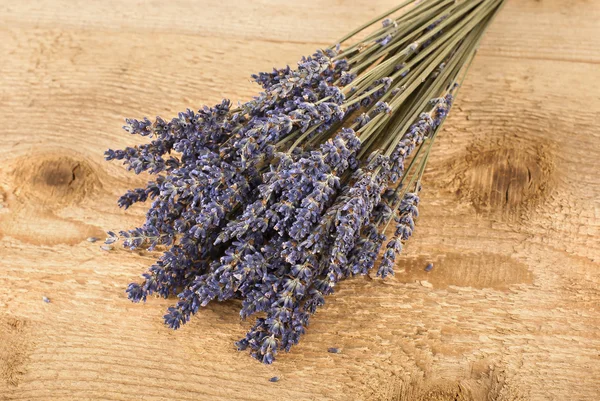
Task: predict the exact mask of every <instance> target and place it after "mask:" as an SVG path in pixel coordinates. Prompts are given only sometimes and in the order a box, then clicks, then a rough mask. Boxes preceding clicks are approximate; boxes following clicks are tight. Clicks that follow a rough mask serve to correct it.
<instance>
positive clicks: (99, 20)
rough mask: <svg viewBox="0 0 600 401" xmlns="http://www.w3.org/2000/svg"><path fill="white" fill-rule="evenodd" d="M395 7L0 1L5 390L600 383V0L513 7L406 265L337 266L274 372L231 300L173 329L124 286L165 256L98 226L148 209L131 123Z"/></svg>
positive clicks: (468, 92)
mask: <svg viewBox="0 0 600 401" xmlns="http://www.w3.org/2000/svg"><path fill="white" fill-rule="evenodd" d="M394 3H396V1H395V0H385V1H378V2H372V1H370V0H355V1H341V0H339V1H333V0H328V1H322V0H309V1H303V2H301V4H298V2H286V1H280V0H277V1H272V0H269V1H267V0H256V1H247V2H241V1H235V0H223V1H219V2H211V1H205V0H200V1H184V0H177V1H170V2H164V1H148V2H133V1H126V0H107V1H104V2H88V1H81V0H80V1H76V0H56V1H53V2H43V1H26V2H3V3H2V4H0V43H1V46H0V55H1V57H0V73H1V78H0V119H1V121H2V124H1V125H0V138H1V141H0V161H1V163H0V255H1V258H0V400H38V399H39V400H50V399H51V400H62V399H65V400H67V399H78V400H85V399H103V400H131V399H144V400H168V399H180V400H188V399H189V400H265V399H266V400H271V399H279V400H430V399H432V400H595V399H600V334H599V331H598V327H600V289H599V288H600V287H599V285H600V175H599V174H598V170H599V168H600V162H599V161H598V160H600V128H599V126H598V124H597V122H598V120H599V118H600V68H599V66H598V64H599V63H600V24H599V23H598V22H599V21H600V3H599V2H597V1H595V0H568V1H563V0H537V1H536V0H512V1H509V2H508V4H507V5H506V7H505V8H504V10H503V12H502V14H501V15H500V16H499V17H498V19H497V20H496V21H495V23H494V25H493V26H492V27H491V29H490V31H489V33H488V34H487V36H486V38H485V40H484V42H483V44H482V48H481V50H480V52H479V54H478V56H477V58H476V60H475V63H474V66H473V68H472V70H471V72H470V74H469V77H468V79H467V81H466V83H465V88H464V89H463V90H462V91H461V94H460V98H459V100H458V101H457V104H456V107H454V108H453V111H452V114H451V116H450V118H449V121H448V122H447V124H446V126H445V129H444V132H443V133H442V135H441V136H440V138H439V143H438V144H437V145H436V146H435V148H434V153H433V155H432V161H431V164H430V167H429V168H428V170H427V172H426V178H425V188H424V193H423V202H422V205H423V206H422V209H421V218H420V220H419V222H418V228H417V231H416V233H415V236H414V237H413V239H412V240H411V243H410V244H409V246H408V247H407V248H406V254H405V256H404V257H403V258H402V260H401V261H400V262H399V266H398V270H399V272H398V273H397V275H396V276H395V277H394V278H392V279H389V280H386V281H380V280H377V279H372V278H369V277H366V278H358V279H352V280H348V281H346V282H344V283H343V284H342V285H340V289H339V291H338V292H337V293H336V295H335V296H332V297H331V299H330V300H329V301H328V304H327V306H326V307H324V308H323V310H322V311H320V312H319V313H318V314H317V316H315V318H314V319H313V321H312V324H311V326H310V328H309V331H308V334H307V335H306V336H305V338H304V339H303V341H302V342H301V344H300V345H299V346H297V347H295V348H294V349H293V350H292V352H291V353H289V354H287V355H282V356H281V357H280V358H279V359H278V361H277V362H276V363H275V364H273V365H272V366H263V365H260V364H258V363H257V362H255V361H254V360H253V359H251V358H250V357H248V355H247V354H246V353H238V352H236V351H235V350H234V347H233V344H232V343H233V341H235V340H236V339H238V338H239V337H240V336H241V335H243V334H244V332H245V330H246V329H247V328H248V327H249V325H250V322H240V321H239V320H238V316H237V310H238V309H239V305H238V304H236V303H235V302H231V303H229V302H228V303H223V304H216V305H213V306H210V307H208V308H206V309H205V310H203V311H202V313H200V314H199V315H198V316H197V318H195V319H194V320H193V321H192V322H191V323H190V324H189V325H187V326H186V327H185V328H183V329H182V330H179V331H177V332H173V331H170V330H168V329H166V328H165V327H163V325H162V324H161V316H162V314H163V313H164V310H165V308H166V307H167V306H168V305H170V304H171V303H172V302H173V300H159V299H156V300H154V299H153V300H151V302H148V303H147V304H145V305H134V304H131V303H130V302H129V301H128V300H127V299H126V297H125V294H124V287H125V285H126V283H128V282H130V281H132V280H135V279H136V278H137V277H138V275H139V274H140V273H141V272H142V270H143V269H144V268H145V267H146V266H147V265H149V264H150V263H151V262H152V260H153V256H152V255H150V254H147V253H143V252H142V253H130V252H127V251H125V250H121V249H117V250H114V251H111V252H105V251H102V250H100V249H99V245H98V243H95V244H93V243H90V242H88V241H86V238H87V237H89V236H99V237H103V231H104V230H106V229H115V228H122V227H130V226H134V225H136V223H139V222H140V219H141V217H142V215H143V208H141V207H137V208H133V209H132V210H129V211H127V212H122V211H120V210H118V208H117V207H116V205H115V200H116V198H117V196H118V195H120V194H121V193H122V192H124V191H125V190H126V189H127V188H131V187H134V186H136V185H138V184H140V183H141V182H143V181H144V178H143V177H133V176H131V175H129V174H127V173H126V172H125V171H124V169H123V168H122V167H120V166H118V165H117V164H109V163H105V162H104V161H103V158H102V153H103V151H104V149H106V148H108V147H113V148H115V147H121V146H126V145H129V144H131V143H132V141H133V140H134V138H131V137H128V136H127V135H125V134H124V133H123V132H122V131H121V130H120V129H119V127H120V126H121V125H122V124H121V122H122V118H123V117H126V116H127V117H128V116H131V117H141V116H144V115H148V116H153V115H157V114H160V115H163V116H165V117H168V116H171V115H173V114H174V113H176V112H177V111H180V110H183V109H185V108H186V107H193V108H197V107H199V106H200V105H202V104H205V103H208V104H211V103H214V102H216V101H218V100H219V99H220V98H222V97H230V98H232V99H234V100H238V99H239V100H244V99H248V98H249V97H250V96H252V94H253V93H254V92H255V91H256V87H255V86H254V85H253V84H252V83H251V82H250V80H249V78H248V76H249V74H250V73H253V72H256V71H260V70H266V69H269V68H270V67H271V66H274V65H277V66H281V65H285V64H286V63H288V64H291V63H294V62H295V60H297V59H298V58H299V56H300V55H303V54H308V53H310V52H311V51H313V50H314V49H315V48H317V47H319V46H323V45H325V44H328V43H330V42H333V41H334V40H336V39H337V37H339V36H340V35H341V34H343V33H345V32H346V31H348V30H349V29H351V28H353V27H354V26H356V25H357V24H359V23H361V22H363V21H364V20H365V19H368V18H369V17H370V16H373V15H376V14H378V13H380V12H382V11H384V10H385V9H387V8H388V7H390V6H392V5H393V4H394ZM430 262H432V263H434V269H433V270H432V271H431V272H425V271H424V267H425V266H426V265H427V264H428V263H430ZM43 296H46V297H48V298H49V299H50V303H45V302H43V301H42V297H43ZM328 347H338V348H340V349H341V353H340V354H330V353H328V352H327V348H328ZM272 376H279V377H280V378H281V380H280V381H279V382H277V383H271V382H269V380H268V379H269V378H270V377H272Z"/></svg>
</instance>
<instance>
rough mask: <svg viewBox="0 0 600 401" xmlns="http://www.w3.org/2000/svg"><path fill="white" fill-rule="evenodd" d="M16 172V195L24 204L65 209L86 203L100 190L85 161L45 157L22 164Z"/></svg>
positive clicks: (27, 160)
mask: <svg viewBox="0 0 600 401" xmlns="http://www.w3.org/2000/svg"><path fill="white" fill-rule="evenodd" d="M17 166H18V167H17V168H16V169H15V173H14V174H15V183H17V185H18V188H17V190H16V191H15V195H16V196H17V198H19V200H20V201H22V202H23V203H30V202H35V203H36V205H38V206H41V205H44V206H47V207H49V208H52V206H54V205H56V206H64V205H67V204H73V203H77V202H80V201H82V200H83V199H84V198H85V197H86V196H88V195H89V194H90V193H92V192H93V191H94V190H95V189H97V188H98V187H99V186H100V182H99V180H98V177H97V175H96V173H95V171H94V169H93V168H92V167H91V165H90V164H89V163H88V162H86V161H85V160H79V159H77V158H74V157H71V156H63V155H43V156H41V157H36V158H35V159H31V158H27V159H24V160H21V161H20V163H18V164H17Z"/></svg>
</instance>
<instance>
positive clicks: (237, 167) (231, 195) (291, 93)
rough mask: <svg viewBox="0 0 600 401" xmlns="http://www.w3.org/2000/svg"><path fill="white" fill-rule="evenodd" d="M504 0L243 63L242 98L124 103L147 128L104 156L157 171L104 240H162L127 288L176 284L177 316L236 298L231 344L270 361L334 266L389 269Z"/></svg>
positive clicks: (469, 4) (304, 322)
mask: <svg viewBox="0 0 600 401" xmlns="http://www.w3.org/2000/svg"><path fill="white" fill-rule="evenodd" d="M502 2H503V0H485V1H483V2H481V1H479V0H465V1H464V2H461V3H460V4H447V5H445V6H441V7H437V6H436V7H429V5H431V4H433V3H435V0H421V1H415V2H414V4H413V5H414V6H415V7H414V8H413V9H412V12H411V13H410V14H402V15H400V16H398V17H395V18H392V17H389V18H386V19H385V20H384V21H382V27H381V28H380V29H379V30H377V31H376V32H375V33H373V34H370V35H366V36H364V35H363V36H361V35H357V34H358V32H355V33H354V34H352V35H349V36H348V37H346V38H345V39H344V40H343V41H342V42H344V43H343V46H342V45H334V46H331V47H329V48H327V49H322V50H317V51H316V52H314V53H313V54H312V55H310V56H307V57H302V58H301V60H300V61H299V62H298V64H297V66H295V67H290V66H286V67H285V68H280V69H274V70H273V71H272V72H261V73H258V74H255V75H253V76H252V78H253V79H254V81H255V82H256V83H257V84H258V85H260V88H261V91H260V93H259V94H258V95H256V96H255V97H254V98H253V99H251V100H250V101H248V102H245V103H241V104H239V105H238V107H236V108H233V107H232V103H231V101H229V100H228V99H224V100H223V101H221V102H219V103H217V104H216V105H214V106H202V107H200V108H199V109H197V110H192V109H187V110H185V111H183V112H181V113H178V114H177V116H175V117H174V118H172V119H170V120H169V119H163V118H161V117H156V118H155V119H152V120H151V119H148V118H142V119H126V120H125V125H124V127H123V128H124V130H125V131H126V132H127V133H128V135H136V136H137V137H138V138H140V139H142V140H145V141H146V142H145V143H142V144H138V145H134V146H131V147H126V148H124V149H120V150H118V149H117V150H112V149H109V150H107V151H106V153H105V158H106V159H107V160H119V161H121V162H122V163H123V164H124V165H125V166H126V168H127V169H128V170H131V171H133V172H134V173H135V174H141V173H148V174H149V175H150V176H151V179H150V181H148V182H147V184H146V185H145V186H142V187H140V188H134V189H131V190H129V191H127V192H126V193H125V194H123V195H122V196H121V197H120V198H119V199H118V201H117V204H118V205H119V207H122V208H124V209H127V208H129V207H131V206H132V205H134V204H136V203H144V202H145V203H147V204H148V210H147V213H146V216H145V220H144V221H143V222H142V223H141V225H140V226H139V227H133V228H129V229H127V230H120V231H118V234H117V233H115V232H112V231H109V232H108V235H109V236H108V238H107V240H106V242H105V245H102V247H101V248H102V249H103V250H106V251H109V250H111V249H112V244H114V243H116V242H121V243H122V244H123V246H124V247H126V248H128V249H132V250H133V249H139V248H142V249H148V250H150V251H160V256H159V257H158V259H157V260H156V262H155V263H153V264H152V265H151V266H150V267H149V268H148V269H147V271H146V272H145V273H143V274H142V277H141V281H140V282H136V283H131V284H129V286H128V287H127V289H126V293H127V296H128V298H129V299H130V300H131V301H133V302H145V301H146V300H147V299H148V297H151V296H153V295H155V296H160V297H164V298H168V297H173V296H176V297H177V300H176V301H175V302H174V305H173V306H171V307H169V308H168V309H167V312H166V314H165V315H164V322H165V324H166V325H167V326H168V327H170V328H172V329H179V328H181V327H182V326H183V325H185V324H186V323H187V322H188V321H189V320H190V319H191V317H192V316H193V315H195V314H196V313H199V311H200V310H201V308H203V307H206V306H207V305H208V304H210V302H212V301H214V300H216V301H221V302H223V301H227V300H230V299H240V300H241V308H240V317H241V318H243V319H246V318H250V317H253V316H254V315H258V316H259V317H255V321H254V324H253V325H252V327H251V329H250V330H249V331H248V332H247V334H246V336H245V337H244V338H242V339H240V340H239V341H238V342H236V345H237V347H238V348H239V349H240V350H244V349H248V350H249V351H250V354H251V355H252V356H253V357H254V358H256V359H258V360H259V361H261V362H263V363H266V364H270V363H272V362H273V361H274V360H275V358H276V357H277V355H278V353H279V352H281V351H286V352H287V351H290V349H291V348H292V347H293V346H294V345H295V344H297V343H298V342H299V341H300V338H301V336H302V335H304V334H305V333H306V331H307V328H308V325H309V321H310V318H311V316H312V315H313V314H315V313H316V311H317V310H318V308H319V307H322V306H323V305H324V304H325V301H326V297H327V296H328V295H331V294H333V293H334V290H335V288H336V286H337V285H338V283H339V282H340V281H341V280H343V279H345V278H347V277H350V276H353V275H357V274H362V275H365V274H368V273H369V272H370V271H372V269H375V268H376V269H377V275H378V276H380V277H382V278H385V277H387V276H390V275H393V274H394V266H395V265H396V263H397V262H398V257H399V255H400V253H401V251H402V248H403V246H404V245H405V243H406V242H407V241H408V239H409V238H410V237H411V235H412V233H413V231H414V228H415V220H416V219H417V217H418V204H419V202H420V199H419V196H418V193H419V191H420V189H421V184H420V183H421V179H422V176H423V172H424V170H425V166H426V164H427V161H428V157H429V150H430V149H431V145H432V143H433V141H434V139H435V137H436V135H437V133H438V132H439V131H440V127H441V125H442V124H443V122H444V120H445V118H446V116H447V115H448V112H449V110H450V108H451V106H452V103H453V101H454V97H455V95H456V90H457V85H458V82H459V81H460V80H461V77H462V76H463V75H464V73H465V70H466V68H465V66H466V65H468V62H469V61H470V60H471V58H472V57H473V55H474V53H475V49H476V47H477V44H478V43H479V39H480V38H481V35H482V34H483V32H484V30H485V27H486V26H487V24H489V21H490V20H491V17H492V16H493V15H494V13H495V12H497V10H498V9H499V6H500V5H501V4H502ZM436 4H437V3H436ZM457 7H464V8H460V10H461V13H457V14H453V13H455V11H456V9H457ZM407 15H408V16H409V17H407ZM450 15H454V16H453V17H452V18H449V16H450ZM407 18H409V19H407ZM433 18H435V19H433ZM432 20H434V21H435V23H433V24H431V23H430V21H432ZM467 22H468V23H467ZM404 26H411V27H412V28H411V29H412V30H411V31H410V32H406V30H404V31H403V28H402V27H404ZM454 28H456V29H454ZM347 39H352V40H353V41H355V42H354V43H353V44H347V43H346V42H347ZM430 99H433V100H430ZM390 185H391V187H390ZM391 221H394V223H395V229H394V230H393V231H392V232H391V233H388V234H391V235H390V239H389V240H388V239H387V236H386V227H388V225H389V224H391ZM88 240H90V239H88ZM90 242H93V241H90ZM382 248H383V249H384V250H383V256H382V259H381V261H379V263H378V260H377V258H378V255H379V253H380V251H381V249H382ZM328 352H331V353H338V352H339V349H338V348H329V349H328ZM270 380H271V381H277V380H279V378H278V377H276V376H275V377H273V378H271V379H270Z"/></svg>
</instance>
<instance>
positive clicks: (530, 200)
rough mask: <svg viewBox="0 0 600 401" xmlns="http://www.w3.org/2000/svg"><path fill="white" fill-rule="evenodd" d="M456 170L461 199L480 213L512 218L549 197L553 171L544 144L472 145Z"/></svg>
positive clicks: (457, 191) (458, 193) (455, 179)
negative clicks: (525, 145)
mask: <svg viewBox="0 0 600 401" xmlns="http://www.w3.org/2000/svg"><path fill="white" fill-rule="evenodd" d="M454 167H456V168H455V169H454V170H455V174H456V175H455V178H454V183H455V184H456V185H455V188H456V194H457V196H459V198H462V199H465V200H467V201H469V202H471V203H472V204H473V206H474V207H475V209H476V210H477V212H480V213H484V212H488V213H489V212H502V213H503V214H508V215H513V216H519V215H521V214H522V212H523V211H525V210H528V209H529V208H530V206H532V205H533V204H538V203H539V202H540V201H542V200H543V199H544V198H545V197H546V194H547V193H548V189H549V187H550V184H551V182H550V179H551V176H552V172H553V163H552V159H551V157H550V154H549V152H548V151H547V149H546V148H545V147H544V146H541V145H538V146H536V147H534V148H532V149H528V148H527V147H514V146H502V145H498V144H496V145H492V146H487V147H482V146H472V147H470V148H469V149H468V150H467V154H466V155H465V157H464V160H463V161H461V162H460V163H456V164H455V166H454ZM457 170H458V171H457Z"/></svg>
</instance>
